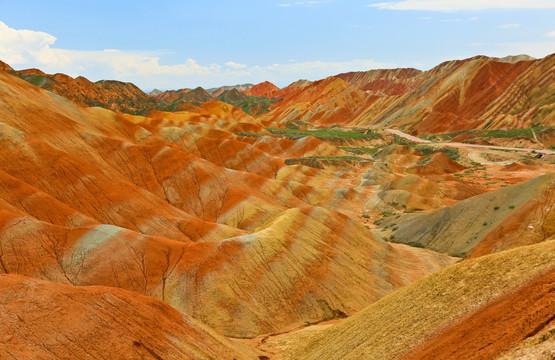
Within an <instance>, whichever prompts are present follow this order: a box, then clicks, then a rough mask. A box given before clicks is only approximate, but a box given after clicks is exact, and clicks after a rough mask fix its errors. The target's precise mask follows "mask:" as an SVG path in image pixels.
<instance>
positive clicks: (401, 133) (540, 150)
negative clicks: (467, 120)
mask: <svg viewBox="0 0 555 360" xmlns="http://www.w3.org/2000/svg"><path fill="white" fill-rule="evenodd" d="M385 131H387V132H390V133H392V134H394V135H398V136H400V137H403V138H405V139H407V140H410V141H414V142H416V143H421V144H435V145H445V146H452V147H473V148H484V149H494V150H512V151H524V152H532V151H535V152H537V153H538V154H545V155H551V154H555V151H553V150H543V149H527V148H517V147H506V146H495V145H476V144H465V143H460V142H440V143H435V142H431V141H429V140H424V139H420V138H418V137H416V136H412V135H409V134H407V133H404V132H402V131H401V130H395V129H385Z"/></svg>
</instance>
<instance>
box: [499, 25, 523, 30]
mask: <svg viewBox="0 0 555 360" xmlns="http://www.w3.org/2000/svg"><path fill="white" fill-rule="evenodd" d="M519 27H520V24H505V25H501V26H499V28H500V29H518V28H519Z"/></svg>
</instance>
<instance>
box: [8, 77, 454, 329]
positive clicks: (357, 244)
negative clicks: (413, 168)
mask: <svg viewBox="0 0 555 360" xmlns="http://www.w3.org/2000/svg"><path fill="white" fill-rule="evenodd" d="M338 81H339V82H340V83H341V84H344V82H342V81H341V80H338ZM332 85H333V84H332ZM342 86H343V85H342ZM0 118H1V119H2V120H1V123H0V147H1V148H2V152H0V167H1V169H2V170H1V171H0V180H1V186H0V271H1V272H4V273H9V274H22V275H26V276H30V277H34V278H40V279H43V280H50V281H53V282H62V283H69V284H74V285H104V286H111V287H118V288H123V289H126V290H131V291H135V292H138V293H140V294H143V295H149V296H153V297H156V298H158V299H161V300H163V301H165V302H167V303H168V304H170V305H172V306H174V307H175V308H177V309H178V310H181V311H183V312H184V313H186V314H188V315H189V316H191V317H193V318H195V319H198V320H201V321H202V322H204V323H206V324H208V325H210V326H211V327H213V328H215V329H217V330H218V331H221V332H223V333H225V334H226V335H229V336H236V337H248V336H256V335H259V334H264V333H270V332H279V331H285V330H289V329H291V328H293V327H295V326H298V325H302V324H304V323H305V322H318V321H321V320H324V319H329V318H335V317H343V316H345V315H350V314H353V313H354V312H356V311H358V310H360V309H362V308H363V307H364V306H366V305H368V304H370V303H372V302H373V301H376V300H377V299H379V298H381V297H383V296H385V295H387V294H389V293H390V292H392V291H394V290H396V289H398V288H400V287H402V286H405V285H406V284H408V283H410V282H411V281H414V280H416V279H418V278H420V277H422V276H425V275H427V274H429V273H431V272H433V271H436V270H438V269H441V268H443V267H445V266H447V265H449V264H451V263H452V262H453V261H455V259H453V258H451V257H448V256H446V255H444V254H438V253H434V252H430V251H428V250H422V249H413V248H409V247H406V246H404V245H396V244H388V243H386V242H384V241H382V240H380V239H377V238H375V237H374V236H373V235H372V233H371V232H370V231H369V230H368V229H366V228H364V227H363V226H362V225H361V224H358V223H357V222H356V221H355V220H353V217H354V216H355V214H357V215H358V214H360V204H361V203H362V202H363V201H364V199H366V198H368V197H369V196H371V194H372V193H373V192H374V190H375V189H373V188H371V187H365V186H359V179H358V177H357V174H358V173H359V171H360V169H359V168H358V165H357V166H353V165H351V164H336V165H334V166H333V167H330V168H326V169H320V170H317V169H313V168H309V167H305V166H301V165H294V166H286V165H285V163H284V161H285V159H287V158H290V157H302V156H312V155H324V156H335V155H338V156H342V155H346V153H345V152H344V151H342V150H340V149H338V148H336V147H335V146H332V145H330V144H327V143H324V142H322V141H321V140H318V139H316V138H313V137H305V138H303V139H299V140H296V141H294V140H288V139H281V138H274V137H271V136H258V135H254V136H249V134H245V132H262V131H263V128H264V125H263V124H261V123H260V121H259V120H257V119H254V118H253V117H251V116H249V115H247V114H245V113H244V112H242V111H241V110H240V109H238V108H236V107H233V106H231V105H229V104H225V103H222V102H218V101H211V102H207V103H204V104H202V105H200V106H191V107H190V108H188V110H187V111H183V112H175V113H167V112H160V111H153V112H151V113H150V114H149V116H147V117H143V116H133V115H128V114H116V113H114V112H112V111H109V110H105V109H101V108H87V109H83V108H81V107H79V106H76V105H75V104H74V103H72V102H70V101H68V100H67V99H64V98H62V97H60V96H57V95H55V94H53V93H50V92H47V91H45V90H42V89H39V88H37V87H35V86H32V85H31V84H28V83H27V82H25V81H23V80H21V79H19V78H17V77H15V76H13V75H10V74H9V73H6V72H1V73H0ZM416 158H418V156H416ZM415 161H416V160H415ZM403 164H404V163H403ZM361 166H370V164H366V165H361ZM399 166H400V167H399V168H400V169H401V168H402V166H401V165H399ZM338 210H339V211H341V212H342V213H340V212H338ZM345 214H348V215H345ZM346 285H347V286H346Z"/></svg>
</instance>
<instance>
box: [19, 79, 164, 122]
mask: <svg viewBox="0 0 555 360" xmlns="http://www.w3.org/2000/svg"><path fill="white" fill-rule="evenodd" d="M15 73H16V74H18V75H19V77H21V78H22V79H24V80H26V81H28V82H30V83H31V84H33V85H36V86H38V87H41V88H43V89H46V90H48V91H51V92H53V93H56V94H58V95H60V96H63V97H65V98H67V99H69V100H71V101H73V102H74V103H76V104H78V105H80V106H100V107H103V108H106V109H110V110H114V111H121V112H126V113H139V112H143V111H147V110H148V109H152V108H156V107H158V106H160V104H159V102H158V101H156V100H155V99H154V98H152V97H150V96H148V95H147V94H145V93H144V92H143V91H142V90H141V89H139V88H138V87H137V86H135V85H133V84H131V83H125V82H121V81H114V80H102V81H99V82H97V83H93V82H91V81H89V80H87V79H86V78H84V77H82V76H79V77H77V78H75V79H74V78H72V77H71V76H68V75H64V74H54V75H49V74H45V73H43V72H42V71H40V70H37V69H28V70H22V71H17V72H15Z"/></svg>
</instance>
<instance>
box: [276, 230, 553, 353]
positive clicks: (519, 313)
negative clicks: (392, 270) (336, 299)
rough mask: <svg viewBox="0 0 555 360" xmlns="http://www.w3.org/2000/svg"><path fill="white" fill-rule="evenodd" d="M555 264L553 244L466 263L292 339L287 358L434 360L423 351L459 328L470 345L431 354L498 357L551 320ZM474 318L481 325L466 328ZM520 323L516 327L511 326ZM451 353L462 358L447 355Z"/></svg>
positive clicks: (446, 339) (446, 341) (447, 347)
mask: <svg viewBox="0 0 555 360" xmlns="http://www.w3.org/2000/svg"><path fill="white" fill-rule="evenodd" d="M554 264H555V241H546V242H544V243H541V244H537V245H531V246H523V247H519V248H517V249H512V250H507V251H503V252H501V253H497V254H493V255H488V256H483V257H481V258H478V259H473V260H470V261H463V262H462V263H460V264H456V265H453V266H450V267H448V268H446V269H444V270H442V271H439V272H437V273H435V274H432V275H430V276H428V277H426V278H423V279H421V280H419V281H417V282H415V283H413V284H411V285H409V286H407V287H405V288H403V289H401V290H399V291H397V292H395V293H393V294H391V295H389V296H387V297H385V298H383V299H381V300H380V301H378V302H376V303H374V304H372V305H370V306H368V307H367V308H365V309H364V310H362V311H360V312H359V313H357V314H355V315H353V316H351V317H350V318H349V319H346V320H343V321H341V322H340V323H338V324H336V325H334V326H331V327H328V328H324V329H323V330H320V331H316V332H314V333H313V334H309V335H308V336H306V337H304V338H302V342H300V343H295V339H294V338H293V339H292V343H290V344H288V349H286V352H287V354H286V356H285V357H284V358H286V359H299V358H303V359H342V358H345V359H347V358H348V359H397V358H399V356H402V355H403V354H406V356H407V357H411V356H413V357H414V358H419V356H420V355H422V356H423V358H433V357H427V356H425V354H426V353H424V352H423V351H422V349H425V348H427V347H428V346H435V345H439V344H438V343H432V342H429V343H428V341H430V340H432V339H434V338H433V336H434V335H439V334H447V333H449V332H451V331H452V330H454V329H455V328H457V330H460V331H462V332H463V334H464V340H461V341H462V342H464V341H467V340H468V341H470V339H473V340H474V341H473V342H472V344H469V347H459V345H462V344H463V343H462V342H458V341H456V342H455V343H450V342H449V340H450V338H449V337H447V336H446V337H441V339H439V338H438V341H440V342H441V343H442V344H443V345H445V346H442V347H441V352H435V353H434V354H433V356H439V357H438V358H448V359H450V358H461V357H462V358H465V357H472V358H474V357H475V358H479V359H482V358H484V359H485V358H495V357H497V356H499V355H501V354H502V353H503V352H506V351H508V350H510V349H511V348H512V347H514V346H515V343H518V342H520V341H522V339H524V338H526V337H528V336H532V335H534V334H535V331H536V329H543V328H544V326H545V325H546V321H549V317H550V316H552V315H553V296H552V294H553V292H552V291H551V290H550V289H552V287H553V281H552V280H553V271H554V270H555V268H554ZM535 285H537V286H535ZM532 288H533V289H532ZM527 290H529V291H527ZM528 306H531V307H530V308H528ZM472 321H476V322H477V323H474V324H473V325H476V326H468V327H466V325H470V323H469V322H472ZM515 324H519V325H517V328H518V329H512V327H513V326H515ZM521 325H522V326H521ZM490 326H494V327H495V328H492V327H490ZM498 326H499V331H498V332H496V331H494V329H497V328H498ZM507 328H511V329H507ZM438 329H443V330H440V331H439V332H438ZM526 329H529V330H530V331H529V332H527V331H525V330H526ZM486 330H488V331H486ZM519 330H523V331H522V332H521V331H519ZM442 331H443V332H442ZM484 331H486V332H487V334H485V333H484ZM481 334H482V335H483V336H482V335H481ZM455 336H461V333H460V332H458V333H457V335H455ZM419 346H422V347H419ZM438 351H439V350H438ZM472 351H474V352H472ZM430 354H431V353H430ZM454 355H460V356H459V357H456V356H455V357H450V356H454ZM430 356H432V355H430ZM411 358H412V357H411Z"/></svg>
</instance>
